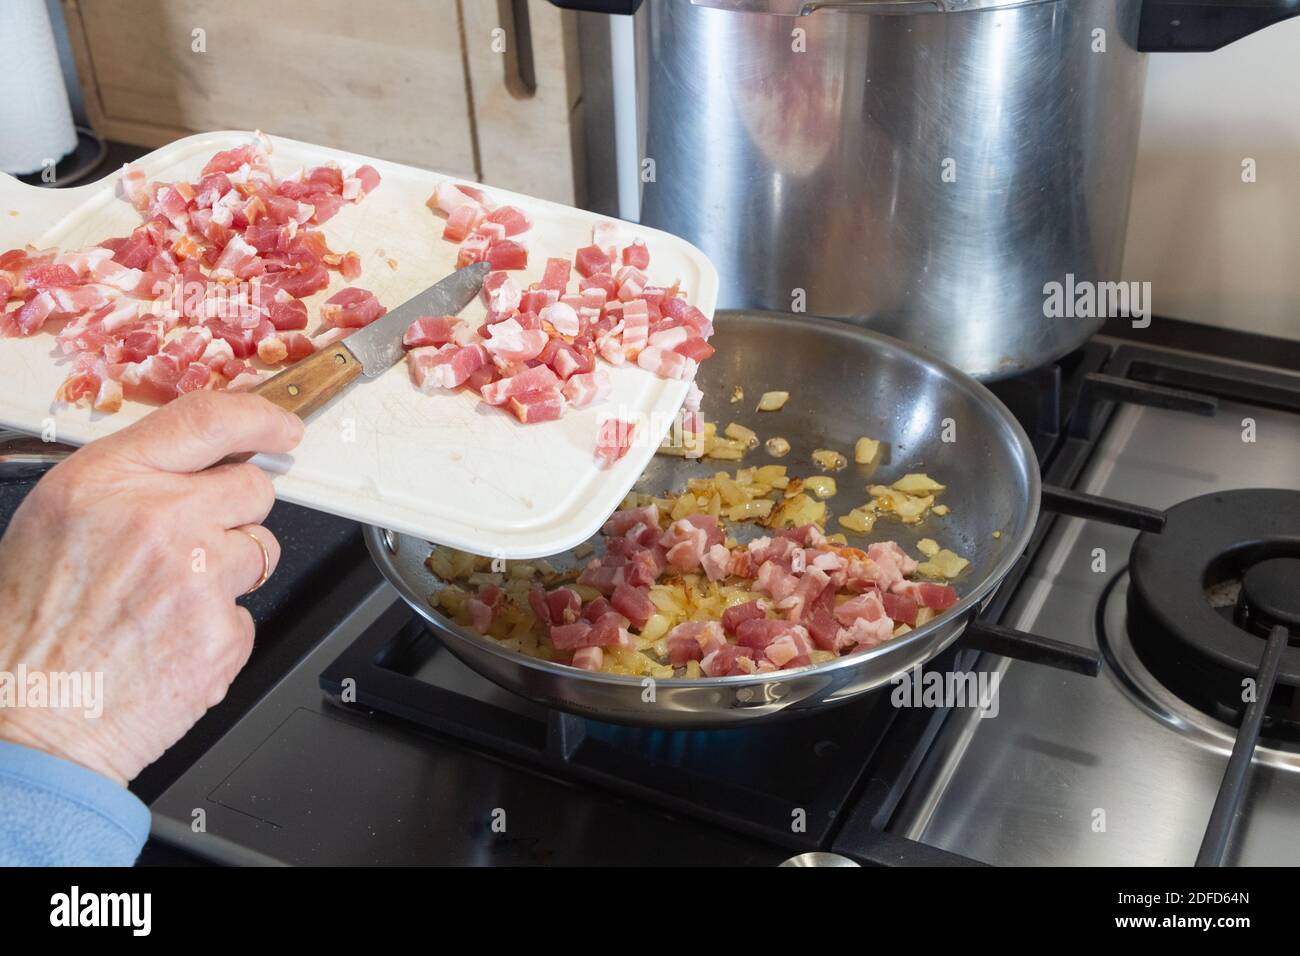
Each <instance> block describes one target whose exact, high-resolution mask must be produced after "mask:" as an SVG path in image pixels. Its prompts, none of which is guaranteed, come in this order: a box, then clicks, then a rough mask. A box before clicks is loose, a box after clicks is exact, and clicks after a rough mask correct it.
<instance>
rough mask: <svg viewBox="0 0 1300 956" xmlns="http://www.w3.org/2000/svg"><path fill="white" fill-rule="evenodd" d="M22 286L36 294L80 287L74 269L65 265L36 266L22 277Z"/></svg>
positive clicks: (79, 281) (79, 280)
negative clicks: (49, 290)
mask: <svg viewBox="0 0 1300 956" xmlns="http://www.w3.org/2000/svg"><path fill="white" fill-rule="evenodd" d="M23 285H25V286H26V287H27V288H28V289H31V290H34V291H36V292H44V291H45V290H46V289H57V288H60V287H69V288H70V287H73V286H78V285H81V279H80V278H78V276H77V272H76V270H75V269H73V268H71V267H70V266H67V265H48V266H37V267H36V268H34V269H29V270H27V272H26V273H25V274H24V275H23Z"/></svg>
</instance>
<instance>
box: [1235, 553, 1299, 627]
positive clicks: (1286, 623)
mask: <svg viewBox="0 0 1300 956" xmlns="http://www.w3.org/2000/svg"><path fill="white" fill-rule="evenodd" d="M1236 609H1237V614H1236V621H1237V623H1238V624H1239V625H1240V626H1241V627H1244V628H1246V629H1247V630H1249V631H1253V632H1254V633H1256V634H1258V635H1259V636H1260V637H1267V636H1268V633H1269V631H1271V630H1272V629H1273V628H1274V627H1276V626H1278V625H1279V624H1280V625H1281V626H1282V627H1285V628H1286V629H1287V631H1288V633H1289V634H1290V640H1291V642H1292V643H1295V642H1296V641H1298V640H1300V558H1270V559H1268V560H1266V561H1260V562H1259V563H1258V564H1256V565H1253V566H1252V567H1250V568H1249V569H1247V571H1246V573H1245V574H1243V575H1242V576H1241V592H1240V594H1239V595H1238V598H1237V605H1236Z"/></svg>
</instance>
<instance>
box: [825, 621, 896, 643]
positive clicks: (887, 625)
mask: <svg viewBox="0 0 1300 956" xmlns="http://www.w3.org/2000/svg"><path fill="white" fill-rule="evenodd" d="M893 636H894V622H893V621H891V620H890V619H889V617H888V616H887V615H885V614H883V613H882V614H881V616H880V617H878V618H876V619H874V620H867V619H866V618H864V617H859V618H854V620H853V623H852V624H850V625H849V626H847V627H844V628H841V629H840V631H839V633H838V635H837V636H836V638H835V649H836V650H838V651H841V652H842V651H845V650H848V649H851V648H855V647H857V648H866V647H878V646H879V645H881V644H883V643H884V642H885V641H887V640H889V639H890V638H891V637H893Z"/></svg>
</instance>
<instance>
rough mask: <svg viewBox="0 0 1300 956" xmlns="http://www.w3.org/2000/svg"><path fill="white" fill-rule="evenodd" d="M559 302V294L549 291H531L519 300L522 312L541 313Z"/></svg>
mask: <svg viewBox="0 0 1300 956" xmlns="http://www.w3.org/2000/svg"><path fill="white" fill-rule="evenodd" d="M558 300H559V293H557V292H554V291H551V290H548V289H529V290H528V291H527V292H525V293H524V294H523V295H522V296H521V297H520V299H519V311H520V312H541V311H542V310H543V309H545V308H546V307H547V306H548V305H550V304H551V303H552V302H556V301H558Z"/></svg>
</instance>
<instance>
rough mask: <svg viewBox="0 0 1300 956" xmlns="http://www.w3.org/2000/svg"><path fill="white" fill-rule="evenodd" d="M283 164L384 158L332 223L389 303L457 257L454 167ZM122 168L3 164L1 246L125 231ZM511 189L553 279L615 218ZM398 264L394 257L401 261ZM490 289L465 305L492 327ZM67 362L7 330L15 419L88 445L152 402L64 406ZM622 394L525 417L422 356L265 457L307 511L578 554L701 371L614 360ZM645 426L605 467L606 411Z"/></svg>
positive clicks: (449, 537)
mask: <svg viewBox="0 0 1300 956" xmlns="http://www.w3.org/2000/svg"><path fill="white" fill-rule="evenodd" d="M249 135H250V134H248V133H244V132H233V131H230V132H218V133H205V134H200V135H197V136H190V137H187V138H185V139H182V140H178V141H176V142H174V143H172V144H170V145H168V146H164V147H163V148H162V149H159V150H156V151H154V152H152V153H150V154H149V155H148V156H146V157H144V158H143V159H141V160H140V161H139V163H138V164H137V165H139V166H140V167H141V168H142V169H143V170H144V171H145V173H146V175H147V176H148V177H149V178H150V179H162V180H168V181H170V180H178V179H189V180H191V181H193V180H195V179H196V178H197V176H198V173H199V170H200V169H201V168H202V167H203V165H204V163H206V162H207V160H208V159H209V158H210V157H211V156H212V154H213V153H215V152H217V151H218V150H222V149H229V148H230V147H232V146H235V145H238V144H240V143H244V142H247V141H248V139H249ZM272 142H273V144H274V147H275V149H274V152H273V153H272V156H271V160H272V165H273V167H274V169H275V172H276V175H277V176H285V175H288V174H290V173H292V172H294V171H295V170H297V169H298V168H299V167H304V166H313V165H318V164H320V163H323V162H326V161H328V160H334V161H335V162H338V163H339V164H340V165H342V166H344V167H349V166H356V165H359V164H361V163H370V164H371V165H372V166H374V167H375V168H376V169H377V170H379V172H380V174H381V175H382V176H383V182H382V183H381V185H380V186H379V188H378V189H376V190H375V191H374V192H372V193H371V194H370V195H369V196H367V197H366V198H365V199H364V200H363V201H362V202H361V203H359V204H357V205H345V206H344V208H343V210H342V211H341V212H340V213H339V214H338V215H337V216H335V217H334V218H333V219H331V220H329V222H327V223H326V224H325V226H324V227H323V230H324V232H325V235H326V236H327V237H328V239H329V243H330V246H331V247H332V248H334V249H336V250H338V251H346V250H353V251H355V252H356V253H357V254H358V255H360V257H361V261H362V264H363V269H364V271H363V273H362V276H361V278H360V279H359V280H357V281H356V282H355V283H352V284H354V285H358V286H360V287H362V288H365V289H369V290H371V291H372V292H374V293H375V295H377V296H378V297H379V300H380V301H381V302H382V303H383V304H384V305H386V306H388V307H389V308H394V307H396V306H398V305H400V304H401V303H402V302H405V301H406V300H407V299H409V298H411V297H412V296H413V295H414V294H415V293H417V292H419V291H420V290H422V289H424V288H426V287H427V286H429V285H431V284H432V283H434V282H436V281H437V280H438V279H440V278H442V277H443V276H445V275H447V274H448V273H450V272H451V271H452V270H453V269H454V268H455V258H456V246H455V245H454V244H452V243H448V242H444V241H443V240H442V238H441V236H442V226H443V219H442V218H441V217H440V216H436V215H434V214H433V213H431V212H430V211H429V210H428V208H427V207H426V206H425V205H424V201H425V200H426V199H427V198H428V197H429V195H430V194H431V193H432V192H433V188H434V186H435V185H436V184H437V183H438V182H439V181H440V180H442V179H446V178H448V177H445V176H442V175H440V174H438V173H433V172H428V171H425V170H421V169H415V168H412V167H410V166H402V165H398V164H395V163H389V162H384V161H383V160H379V159H371V158H369V157H366V156H358V155H355V154H352V153H345V152H342V151H340V150H336V149H327V148H325V147H322V146H312V145H309V144H307V143H300V142H297V141H295V140H289V139H281V138H279V137H272ZM117 179H118V176H117V175H116V174H113V175H111V176H109V177H108V178H106V179H104V180H102V181H100V182H99V183H95V184H92V185H89V186H82V187H77V188H72V189H63V190H49V189H38V188H35V187H29V186H26V185H24V184H22V183H19V182H18V181H17V180H15V179H12V178H10V177H8V176H4V175H0V251H3V250H5V249H10V248H16V247H21V246H23V245H25V244H28V243H30V244H32V245H34V246H37V247H46V246H60V247H63V248H69V249H71V248H75V247H79V246H85V245H92V244H94V243H97V242H99V241H100V240H102V239H105V238H107V237H109V236H120V235H125V234H127V233H128V232H130V230H131V229H133V228H134V227H135V226H137V225H139V222H140V217H139V214H138V213H137V212H136V211H135V210H134V209H133V208H132V207H131V206H130V204H129V203H127V202H125V201H124V200H122V199H121V198H119V197H118V196H117V194H116V190H117ZM487 188H488V189H489V190H490V191H491V193H492V195H493V197H494V198H495V199H496V200H497V201H498V202H502V203H510V204H513V205H516V206H519V207H520V208H522V209H524V210H525V211H527V213H528V214H529V215H530V216H531V217H532V219H533V222H534V225H533V228H532V230H531V231H530V232H529V233H527V239H528V245H529V269H528V271H527V273H525V274H524V275H523V279H524V281H525V282H532V281H534V280H536V279H538V278H540V276H541V271H542V268H543V267H544V266H545V263H546V258H547V257H548V256H565V257H572V255H573V252H574V251H575V250H576V249H578V248H579V247H581V246H585V245H589V244H590V242H591V230H592V226H593V225H594V224H595V223H597V222H599V221H601V217H599V216H596V215H593V214H592V213H588V212H583V211H581V210H578V209H572V208H569V207H567V206H561V205H558V204H556V203H552V202H547V201H544V200H540V199H532V198H529V197H527V196H520V195H517V194H515V193H510V192H506V191H505V190H499V189H493V188H491V187H490V186H489V187H487ZM624 228H625V230H626V231H627V232H628V234H629V236H632V235H635V236H637V237H639V238H641V239H643V240H644V241H645V242H646V243H647V245H648V246H649V248H650V254H651V260H650V269H649V270H648V271H649V274H650V279H651V282H653V283H655V284H662V285H670V284H671V283H672V282H673V280H674V279H680V280H681V283H682V287H683V289H684V290H685V291H686V292H687V295H688V298H689V301H690V302H691V304H693V305H695V306H698V307H699V308H700V309H701V310H703V311H704V313H705V314H707V315H710V316H711V315H712V314H713V308H714V305H715V303H716V300H717V290H718V279H717V273H716V272H715V271H714V269H713V266H712V265H711V264H710V263H709V261H708V260H707V259H706V258H705V257H704V255H703V254H702V253H701V252H700V251H699V250H698V249H696V248H695V247H694V246H692V245H690V244H689V243H687V242H685V241H683V240H681V239H678V238H676V237H675V236H671V235H668V234H667V233H663V232H659V231H657V230H654V229H644V228H640V227H637V226H633V225H629V224H624ZM390 259H391V260H393V263H394V265H391V266H390V264H389V262H388V260H390ZM345 284H346V283H344V282H343V280H342V279H341V278H340V277H339V276H338V275H336V274H332V280H331V283H330V286H329V288H328V289H326V290H325V291H324V292H321V293H319V294H318V295H317V296H315V297H313V298H312V299H310V300H308V310H309V313H310V314H311V316H312V326H311V327H310V328H309V331H314V330H315V324H316V315H317V308H316V307H315V306H316V304H318V303H319V302H322V301H324V299H326V298H328V297H329V296H330V295H333V294H334V292H336V291H337V290H338V289H340V288H342V287H343V285H345ZM484 315H485V308H484V306H483V304H482V302H481V301H476V302H475V303H473V304H472V305H470V306H469V307H468V308H467V309H466V310H465V311H464V312H463V313H462V316H463V317H464V318H466V319H468V320H469V321H470V322H471V323H472V324H478V323H479V322H480V321H481V320H482V319H483V317H484ZM65 362H66V359H64V358H63V357H62V356H60V355H59V354H58V353H57V351H56V349H55V348H54V340H53V337H52V336H51V335H49V334H44V333H43V334H41V335H38V336H34V337H32V338H27V339H0V424H2V425H5V426H8V427H11V428H15V429H18V430H20V431H25V432H30V433H33V434H39V433H41V432H42V431H43V430H44V429H45V428H46V426H47V424H48V423H49V422H50V421H53V422H54V425H55V428H56V434H57V437H58V439H59V440H60V441H64V442H70V443H72V444H84V443H86V442H89V441H92V440H93V439H95V438H98V437H100V436H102V435H105V434H108V433H109V432H112V431H115V430H116V429H118V428H121V427H123V426H125V425H127V424H129V423H130V422H132V421H135V420H136V419H138V418H140V417H141V416H143V415H145V414H147V413H148V412H149V411H151V410H152V409H151V407H150V406H148V405H143V404H137V403H132V402H128V403H126V404H125V405H124V406H123V408H122V410H121V411H120V412H118V413H117V414H115V415H103V414H100V413H97V412H92V411H91V410H90V409H88V408H79V407H71V406H66V405H61V404H59V403H57V402H55V401H54V394H55V391H56V389H57V388H58V386H59V383H60V382H61V381H62V380H63V378H64V375H65V368H64V365H65ZM611 373H612V376H613V381H614V389H613V393H612V395H611V396H610V399H609V400H608V401H606V402H604V403H602V404H600V405H596V406H593V407H589V408H585V409H579V410H569V412H568V413H567V414H566V415H565V416H564V417H563V418H562V419H560V420H559V421H558V422H549V423H545V424H541V425H527V426H525V425H520V424H518V423H517V422H516V421H515V420H514V418H512V417H511V416H510V415H509V414H507V413H505V412H502V411H500V410H497V409H488V408H485V407H482V406H481V404H480V402H479V400H478V398H477V396H475V395H471V394H443V395H437V396H426V395H422V394H420V393H419V392H417V391H416V390H415V389H414V388H413V387H412V386H411V384H410V382H409V379H408V377H407V371H406V366H405V363H401V364H399V365H398V366H396V367H394V368H393V369H391V370H390V371H389V372H387V373H386V374H384V375H382V376H380V377H379V378H377V379H374V380H373V381H361V382H358V383H357V384H356V385H354V386H353V387H352V388H351V389H350V390H349V391H348V392H346V393H345V394H344V395H342V396H340V397H339V398H338V399H336V400H335V401H334V402H332V403H330V404H329V405H327V406H326V407H325V408H324V409H322V410H321V411H320V412H319V413H318V414H317V415H316V416H315V417H313V418H312V419H311V420H310V423H309V425H308V427H307V430H306V436H305V437H304V439H303V442H302V444H301V445H300V446H299V447H298V449H297V450H296V451H295V452H294V454H293V455H291V456H259V457H258V458H257V459H255V461H256V462H257V463H258V464H260V465H261V466H262V467H263V468H265V469H266V470H267V471H269V472H271V473H272V475H273V478H274V481H275V485H276V493H277V495H278V496H279V497H280V498H282V499H284V500H286V501H292V502H295V503H297V504H301V505H306V506H307V507H311V508H317V509H319V510H321V511H328V512H331V513H333V514H338V515H343V516H345V517H348V518H354V519H356V520H358V521H363V522H366V523H369V524H375V525H380V526H381V527H384V528H391V529H393V530H396V531H402V532H405V533H407V534H413V535H418V536H420V537H423V538H426V539H428V540H430V541H436V542H439V543H442V544H448V545H451V546H453V547H458V548H462V549H465V550H468V551H472V552H475V553H477V554H487V555H493V556H500V557H505V558H532V557H539V556H544V555H551V554H558V553H559V552H561V551H565V550H567V549H569V548H571V547H573V546H574V545H576V544H578V543H579V542H581V541H583V540H584V539H585V538H587V537H589V536H590V535H592V534H593V533H595V531H596V530H597V529H598V528H599V527H600V525H601V523H602V522H603V521H604V519H605V518H606V517H607V516H608V515H609V514H610V512H612V511H613V510H614V509H615V508H616V507H617V506H618V504H619V502H620V501H621V500H622V499H623V497H624V496H625V495H626V494H627V492H628V490H629V489H630V488H631V487H632V485H633V483H634V482H635V481H636V479H637V477H638V476H639V475H640V474H641V471H642V470H643V469H644V468H645V466H646V464H647V463H648V462H649V460H650V458H651V456H652V455H653V454H654V450H655V447H656V446H657V445H658V443H659V441H660V440H661V439H662V437H663V435H664V434H665V433H666V431H667V429H668V427H669V425H670V423H671V421H672V417H673V415H674V413H675V412H676V410H677V409H678V408H679V407H680V406H681V403H682V401H683V399H684V398H685V396H686V392H687V387H688V386H687V383H685V382H679V381H665V380H663V379H660V378H657V377H655V376H653V375H651V374H650V373H648V372H645V371H642V370H641V369H639V368H635V367H630V368H629V367H623V368H618V369H611ZM609 417H618V418H624V419H632V420H636V421H637V422H638V426H637V435H636V437H637V438H638V442H637V444H636V445H635V446H634V447H633V448H632V449H631V451H629V452H628V453H627V455H626V456H625V457H624V458H623V459H622V460H621V461H619V462H617V463H615V465H614V466H613V467H611V468H609V469H606V470H601V469H599V468H597V467H596V464H595V458H594V454H593V453H594V449H595V442H596V432H597V428H598V426H599V424H600V422H602V421H604V419H606V418H609Z"/></svg>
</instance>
